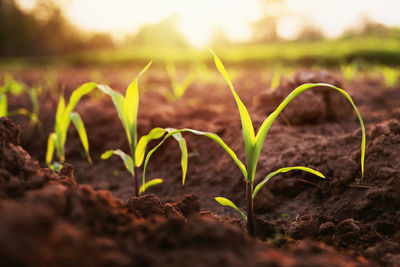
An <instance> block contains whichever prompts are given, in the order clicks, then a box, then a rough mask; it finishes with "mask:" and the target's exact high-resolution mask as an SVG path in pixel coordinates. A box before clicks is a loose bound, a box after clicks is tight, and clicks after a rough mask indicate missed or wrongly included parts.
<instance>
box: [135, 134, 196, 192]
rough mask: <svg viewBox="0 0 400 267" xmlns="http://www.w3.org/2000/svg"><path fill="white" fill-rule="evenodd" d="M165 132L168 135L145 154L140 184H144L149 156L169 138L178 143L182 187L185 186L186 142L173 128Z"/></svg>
mask: <svg viewBox="0 0 400 267" xmlns="http://www.w3.org/2000/svg"><path fill="white" fill-rule="evenodd" d="M165 131H167V132H168V134H167V135H166V136H165V137H164V139H163V140H162V141H161V142H160V143H159V144H158V145H157V146H155V147H154V148H153V149H152V150H150V151H149V153H147V156H146V160H145V162H144V168H143V181H142V184H145V183H146V175H145V173H146V169H147V165H148V163H149V160H150V157H151V155H152V154H153V153H154V152H155V151H156V150H157V149H158V148H159V147H160V146H161V145H162V144H163V143H164V142H165V140H167V139H168V138H169V137H170V136H172V137H174V139H175V140H176V141H177V142H178V143H179V148H180V149H181V154H182V155H181V168H182V185H184V184H185V180H186V173H187V165H188V151H187V146H186V141H185V139H184V138H183V137H182V135H181V134H180V132H179V130H176V129H173V128H166V129H165Z"/></svg>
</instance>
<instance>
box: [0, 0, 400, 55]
mask: <svg viewBox="0 0 400 267" xmlns="http://www.w3.org/2000/svg"><path fill="white" fill-rule="evenodd" d="M56 1H57V0H36V1H35V6H34V7H33V8H32V9H31V10H24V9H22V8H21V7H20V6H19V5H18V3H17V2H16V0H0V57H15V56H42V55H60V54H65V53H70V52H75V51H78V50H85V49H102V48H114V47H116V46H117V45H116V44H115V42H114V40H113V38H112V37H111V36H110V34H108V33H91V34H88V33H84V32H81V31H80V30H79V29H78V28H77V27H75V26H73V25H72V24H71V23H70V22H69V21H68V20H67V19H66V18H65V16H64V14H63V12H62V9H61V7H60V6H59V4H58V3H57V2H56ZM258 1H259V3H260V9H261V10H262V12H263V14H262V17H261V18H260V19H259V20H258V21H256V22H255V23H254V24H253V25H252V28H253V37H252V39H251V40H249V41H247V42H244V43H240V44H238V43H234V42H232V41H231V40H229V38H228V37H227V36H226V34H225V33H224V31H223V30H222V29H221V28H215V29H214V31H213V33H212V37H211V41H210V43H209V45H210V46H211V47H226V46H231V45H241V44H244V45H246V44H267V43H271V42H281V41H286V40H284V39H282V38H281V37H280V36H279V34H278V31H277V28H278V24H279V22H280V19H281V18H282V17H284V16H293V15H296V14H294V13H291V12H292V11H290V10H288V8H287V6H286V5H285V0H258ZM178 19H179V17H177V16H176V15H173V16H171V17H168V18H166V19H163V20H161V21H160V22H157V23H153V24H145V25H143V26H142V27H141V28H140V29H139V30H138V32H137V33H134V34H132V35H130V36H127V37H126V39H125V41H124V42H122V43H119V44H118V46H152V47H174V48H183V47H189V43H188V41H187V40H186V39H185V37H184V36H183V35H182V34H181V33H180V32H179V31H178V29H177V27H176V22H177V20H178ZM306 19H307V18H305V19H304V24H303V26H302V28H301V30H300V32H299V33H298V35H297V38H296V39H295V40H293V41H303V42H304V41H305V42H313V41H320V40H323V39H325V38H326V37H325V36H324V34H323V32H322V30H321V29H320V28H318V26H317V25H316V24H315V23H314V24H313V23H312V22H310V21H307V20H306ZM365 36H370V37H377V38H399V39H400V29H399V28H393V27H388V26H385V25H383V24H380V23H377V22H374V21H373V20H371V19H368V17H364V18H363V20H361V22H360V25H358V26H357V27H354V28H351V29H348V30H347V31H346V32H345V33H344V34H343V35H342V37H341V38H343V39H350V38H359V37H365Z"/></svg>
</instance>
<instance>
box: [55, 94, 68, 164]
mask: <svg viewBox="0 0 400 267" xmlns="http://www.w3.org/2000/svg"><path fill="white" fill-rule="evenodd" d="M64 112H65V99H64V96H63V95H60V98H59V100H58V106H57V111H56V121H55V126H54V131H55V133H56V135H57V140H56V143H55V148H56V149H57V153H58V155H59V156H60V157H63V155H64V149H63V147H64V145H63V144H65V140H66V132H67V129H66V128H65V127H66V125H65V122H64V120H63V118H64ZM60 160H61V161H62V162H63V161H64V160H63V159H60Z"/></svg>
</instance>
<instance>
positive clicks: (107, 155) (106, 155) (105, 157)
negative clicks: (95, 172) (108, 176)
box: [100, 150, 114, 159]
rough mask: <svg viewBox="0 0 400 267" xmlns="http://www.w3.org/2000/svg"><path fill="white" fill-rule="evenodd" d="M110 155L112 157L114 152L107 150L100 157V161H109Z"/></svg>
mask: <svg viewBox="0 0 400 267" xmlns="http://www.w3.org/2000/svg"><path fill="white" fill-rule="evenodd" d="M112 155H114V150H107V151H106V152H104V153H103V154H101V156H100V157H101V159H109V158H110V157H111V156H112Z"/></svg>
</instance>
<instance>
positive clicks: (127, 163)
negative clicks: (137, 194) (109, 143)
mask: <svg viewBox="0 0 400 267" xmlns="http://www.w3.org/2000/svg"><path fill="white" fill-rule="evenodd" d="M113 154H114V155H117V156H119V157H120V158H121V159H122V161H123V162H124V165H125V168H126V169H127V170H128V171H129V172H130V173H131V174H132V176H135V172H134V169H133V168H134V167H135V166H134V164H133V159H132V158H131V157H130V156H129V155H127V154H125V153H124V152H123V151H122V150H120V149H116V150H108V151H106V152H104V153H103V154H102V155H101V158H102V159H108V158H109V157H111V156H112V155H113Z"/></svg>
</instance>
